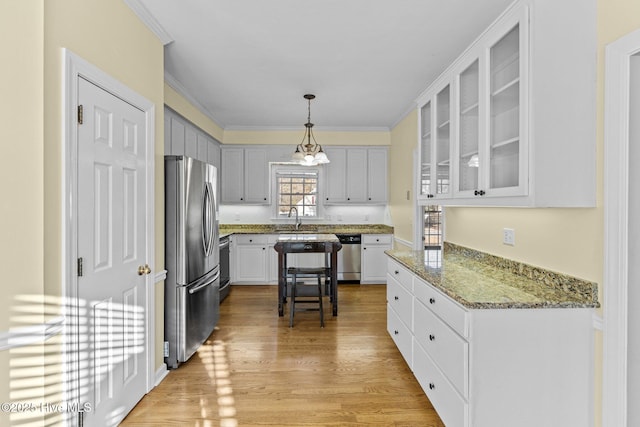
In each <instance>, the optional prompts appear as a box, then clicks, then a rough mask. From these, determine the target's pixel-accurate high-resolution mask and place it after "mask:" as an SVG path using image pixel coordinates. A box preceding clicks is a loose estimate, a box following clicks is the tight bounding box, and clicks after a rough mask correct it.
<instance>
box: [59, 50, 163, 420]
mask: <svg viewBox="0 0 640 427" xmlns="http://www.w3.org/2000/svg"><path fill="white" fill-rule="evenodd" d="M63 57H64V74H63V78H64V81H63V85H62V86H63V88H62V89H63V103H64V104H63V113H62V129H63V131H62V133H63V134H62V143H63V148H62V150H61V154H62V158H61V159H60V161H61V165H62V167H61V170H62V180H63V194H62V224H61V230H62V233H61V235H62V248H61V249H62V253H63V257H62V266H61V271H62V290H61V291H62V300H63V301H65V303H63V304H62V310H63V316H64V318H65V319H66V323H65V331H64V344H63V346H64V347H63V369H64V371H63V376H64V380H63V381H64V392H63V393H64V395H63V401H65V402H77V401H78V400H79V387H78V384H79V378H78V373H79V363H78V362H79V361H78V360H76V357H75V355H76V352H77V346H78V344H79V342H78V341H79V339H78V334H79V331H78V328H77V322H75V321H74V319H76V318H77V316H78V312H77V307H75V301H76V298H77V291H76V289H77V264H76V262H77V258H78V250H77V237H78V236H77V232H78V224H77V214H76V211H77V205H76V203H77V200H76V196H75V195H76V194H77V177H78V171H77V152H78V141H77V131H76V126H77V118H78V114H77V111H78V105H77V104H78V103H77V99H78V79H79V78H80V77H82V78H84V79H86V80H88V81H90V82H92V83H93V84H95V85H96V86H99V87H100V88H102V89H104V90H105V91H107V92H110V93H112V94H113V95H115V96H117V97H119V98H121V99H123V100H125V101H126V102H128V103H129V104H131V105H133V106H135V107H137V108H138V109H140V110H142V111H143V112H144V113H145V127H146V130H145V132H146V136H147V137H146V140H145V141H144V143H145V144H146V147H147V149H146V153H147V154H146V163H147V176H146V182H147V185H146V189H145V192H146V198H145V204H146V209H147V212H148V213H149V216H148V221H147V229H146V233H145V234H146V247H147V252H146V259H148V260H149V262H150V263H155V215H154V209H155V207H154V204H155V200H154V181H155V178H154V175H155V168H154V155H155V145H154V141H155V105H154V104H153V103H152V102H151V101H149V100H148V99H146V98H144V97H143V96H141V95H140V94H138V93H136V92H134V91H133V90H132V89H130V88H128V87H127V86H125V85H124V84H122V83H121V82H119V81H117V80H116V79H114V78H113V77H111V76H109V75H108V74H107V73H105V72H104V71H102V70H100V69H99V68H97V67H95V66H94V65H92V64H90V63H89V62H87V61H86V60H84V59H82V58H81V57H79V56H78V55H76V54H74V53H73V52H71V51H69V50H68V49H63ZM154 267H155V266H154V265H153V264H151V269H152V271H155V270H156V268H154ZM160 278H161V279H162V276H160ZM148 280H149V281H150V282H148V283H147V284H146V286H145V289H146V297H147V307H146V308H145V310H146V313H147V316H148V319H147V322H146V328H145V332H144V333H145V343H146V346H147V349H146V350H147V372H146V391H147V392H149V391H150V390H151V389H152V388H153V387H154V384H155V372H154V369H155V282H156V280H153V278H152V277H149V279H148ZM73 416H75V414H73ZM67 422H68V423H69V422H71V423H73V422H74V420H73V419H71V420H67Z"/></svg>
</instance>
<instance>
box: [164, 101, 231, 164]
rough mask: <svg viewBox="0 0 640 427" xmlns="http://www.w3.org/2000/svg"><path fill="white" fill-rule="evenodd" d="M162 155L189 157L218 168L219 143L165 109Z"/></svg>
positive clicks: (179, 116)
mask: <svg viewBox="0 0 640 427" xmlns="http://www.w3.org/2000/svg"><path fill="white" fill-rule="evenodd" d="M164 139H165V144H164V153H165V154H166V155H175V156H189V157H192V158H194V159H197V160H200V161H203V162H206V163H209V164H212V165H214V166H215V167H217V168H218V169H219V168H220V143H218V142H217V141H216V140H215V139H214V138H213V137H212V136H210V135H209V134H207V133H206V132H204V131H203V130H202V129H200V128H199V127H197V126H196V125H194V124H193V123H191V122H190V121H188V120H187V119H185V118H184V117H182V116H181V115H179V114H178V113H176V112H174V111H173V110H171V109H169V108H168V107H165V109H164Z"/></svg>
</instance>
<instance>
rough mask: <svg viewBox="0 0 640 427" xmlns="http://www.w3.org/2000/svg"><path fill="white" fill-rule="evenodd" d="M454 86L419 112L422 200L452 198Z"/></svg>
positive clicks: (441, 89)
mask: <svg viewBox="0 0 640 427" xmlns="http://www.w3.org/2000/svg"><path fill="white" fill-rule="evenodd" d="M451 128H452V127H451V85H449V84H447V85H445V86H444V87H441V88H440V90H438V91H437V92H436V93H435V94H434V95H433V97H432V98H431V99H429V100H427V101H426V102H425V103H424V105H423V106H422V107H421V108H420V183H419V187H420V196H419V197H420V198H423V199H433V198H440V197H450V196H451V188H450V181H451Z"/></svg>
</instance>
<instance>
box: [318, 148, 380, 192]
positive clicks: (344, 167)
mask: <svg viewBox="0 0 640 427" xmlns="http://www.w3.org/2000/svg"><path fill="white" fill-rule="evenodd" d="M324 150H325V151H326V153H327V156H328V157H329V160H330V161H331V163H328V164H326V165H324V168H325V179H324V182H325V186H326V189H325V203H326V204H384V203H386V202H387V170H388V168H387V149H386V148H377V147H357V148H352V147H335V146H334V147H326V148H324Z"/></svg>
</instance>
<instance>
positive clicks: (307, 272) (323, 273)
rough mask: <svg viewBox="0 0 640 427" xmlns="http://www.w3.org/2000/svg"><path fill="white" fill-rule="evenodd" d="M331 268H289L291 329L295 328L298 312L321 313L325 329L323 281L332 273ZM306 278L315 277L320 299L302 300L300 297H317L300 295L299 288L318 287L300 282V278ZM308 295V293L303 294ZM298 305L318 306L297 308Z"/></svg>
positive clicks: (321, 321) (322, 324) (321, 323)
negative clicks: (295, 317)
mask: <svg viewBox="0 0 640 427" xmlns="http://www.w3.org/2000/svg"><path fill="white" fill-rule="evenodd" d="M329 270H330V269H329V268H327V267H313V268H307V267H289V268H287V276H289V277H291V290H290V291H291V292H290V296H289V300H290V302H291V305H290V306H289V327H290V328H292V327H293V315H294V313H295V312H296V311H316V310H317V311H319V312H320V327H323V328H324V312H323V307H322V297H323V292H322V281H323V280H325V279H326V277H327V275H328V274H329V273H330V272H329ZM305 277H315V278H316V279H317V297H318V299H317V300H315V299H307V298H304V299H301V298H300V297H302V296H306V297H315V296H316V295H315V294H313V295H298V290H297V288H298V287H299V286H304V287H305V288H310V287H312V286H316V285H308V284H305V283H304V282H298V279H299V278H305ZM302 293H306V292H302ZM296 303H298V304H300V303H302V304H317V305H318V306H317V307H315V308H313V307H305V308H296Z"/></svg>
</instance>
